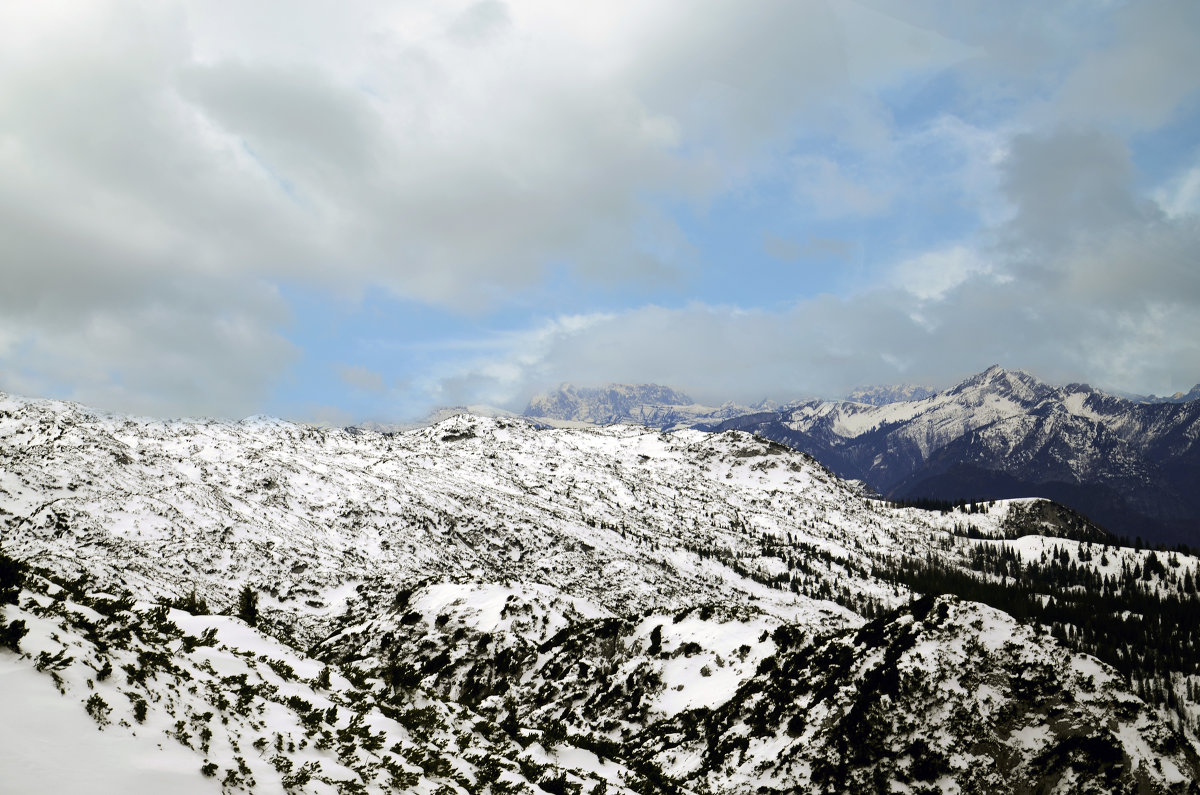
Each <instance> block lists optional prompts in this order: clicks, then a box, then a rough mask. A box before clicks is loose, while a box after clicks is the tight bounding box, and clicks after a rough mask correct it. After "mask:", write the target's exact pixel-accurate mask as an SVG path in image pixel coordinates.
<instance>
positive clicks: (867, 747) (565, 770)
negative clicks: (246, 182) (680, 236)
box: [0, 396, 1200, 795]
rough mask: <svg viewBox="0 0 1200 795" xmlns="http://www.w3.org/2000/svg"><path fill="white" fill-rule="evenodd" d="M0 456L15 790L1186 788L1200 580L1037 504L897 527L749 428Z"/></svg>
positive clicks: (923, 513)
mask: <svg viewBox="0 0 1200 795" xmlns="http://www.w3.org/2000/svg"><path fill="white" fill-rule="evenodd" d="M0 461H3V466H2V467H0V526H2V527H3V537H2V538H0V703H4V704H5V705H6V709H5V711H4V716H3V718H0V770H3V771H4V787H5V788H7V789H8V790H11V791H17V792H32V791H47V790H62V791H81V790H86V791H93V792H140V791H172V792H214V793H215V792H218V791H225V792H236V791H242V792H313V793H317V792H321V793H324V792H386V791H395V790H409V789H411V790H413V791H416V792H422V793H442V794H443V795H444V793H450V792H455V793H457V792H492V793H515V792H526V793H534V792H539V791H545V792H551V793H588V794H589V795H598V794H599V793H631V792H638V793H742V792H748V791H749V792H762V793H783V792H810V791H820V792H861V791H877V790H880V789H881V788H882V789H883V790H884V791H887V790H888V789H890V790H892V791H909V792H917V791H924V792H961V791H976V792H979V791H986V792H1002V793H1008V792H1011V793H1023V792H1064V793H1065V792H1114V791H1131V792H1133V791H1136V792H1151V793H1158V792H1187V791H1190V790H1189V787H1191V788H1195V787H1196V786H1197V782H1198V781H1200V755H1198V750H1200V740H1198V738H1197V735H1196V732H1197V728H1200V704H1198V703H1197V702H1198V701H1200V693H1197V684H1198V683H1200V668H1198V666H1197V657H1196V654H1195V649H1196V646H1197V642H1198V641H1200V623H1198V621H1200V610H1197V609H1196V608H1197V607H1200V598H1198V597H1197V596H1196V582H1197V579H1200V560H1198V559H1197V558H1195V557H1192V556H1189V555H1184V554H1177V553H1171V554H1164V553H1157V554H1156V553H1155V552H1153V551H1149V550H1135V549H1131V548H1122V547H1118V546H1117V545H1116V544H1115V543H1114V540H1113V539H1112V537H1111V536H1109V535H1107V534H1106V533H1105V532H1104V531H1102V530H1100V529H1099V528H1097V527H1095V526H1094V525H1091V524H1090V523H1089V522H1088V521H1087V520H1086V519H1084V518H1083V517H1081V516H1079V515H1078V514H1074V513H1072V512H1071V511H1069V510H1067V509H1064V508H1061V507H1059V506H1055V505H1053V504H1051V503H1047V502H1045V501H1041V500H1009V501H988V502H979V503H972V504H970V505H964V506H960V507H957V508H951V507H949V506H943V507H942V508H941V509H940V510H932V511H931V510H922V509H919V508H916V507H903V506H898V505H894V504H891V503H888V502H885V501H881V500H878V499H874V498H872V497H871V496H870V495H869V494H868V493H866V492H865V491H864V490H863V489H862V488H861V487H860V486H859V485H857V484H854V483H849V482H846V481H843V480H841V479H839V478H837V477H836V476H834V475H833V474H832V473H831V472H830V471H829V470H827V469H825V468H824V467H823V466H821V465H820V464H818V463H817V462H816V461H815V460H814V459H812V458H811V457H810V456H808V455H806V454H804V453H801V452H797V451H794V450H791V449H789V448H787V447H785V446H783V445H780V444H777V443H773V442H771V441H769V440H767V439H764V438H756V437H754V436H752V435H749V434H746V433H742V432H737V431H729V432H721V433H706V432H701V431H696V430H683V431H679V432H676V433H671V434H666V433H662V432H660V431H657V430H651V429H647V428H645V427H632V426H627V425H618V426H611V427H604V428H582V429H560V428H548V427H540V426H538V425H537V424H536V423H531V422H527V421H525V420H522V419H518V418H505V417H478V416H471V415H457V416H453V417H449V418H446V419H444V420H442V421H440V422H438V423H436V424H434V425H431V426H429V427H424V428H418V429H412V430H408V431H403V432H391V433H377V432H373V431H367V430H362V429H343V430H338V429H325V428H316V427H310V426H304V425H296V424H292V423H287V422H281V421H277V420H270V419H265V418H255V419H252V420H247V421H243V422H240V423H222V422H206V421H199V422H197V421H150V420H139V419H133V418H128V417H123V416H117V415H107V414H100V413H97V412H93V411H90V410H88V409H86V408H83V407H80V406H76V405H74V404H69V403H61V402H55V401H38V400H26V399H21V398H14V397H8V396H0ZM1014 616H1017V617H1019V618H1020V619H1021V620H1018V619H1017V618H1014ZM64 753H69V754H70V755H71V764H69V765H64V764H63V763H62V760H63V754H64Z"/></svg>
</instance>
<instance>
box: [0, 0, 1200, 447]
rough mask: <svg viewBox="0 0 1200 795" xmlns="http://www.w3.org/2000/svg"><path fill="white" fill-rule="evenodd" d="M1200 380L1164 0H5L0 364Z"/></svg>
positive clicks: (1199, 157) (478, 384)
mask: <svg viewBox="0 0 1200 795" xmlns="http://www.w3.org/2000/svg"><path fill="white" fill-rule="evenodd" d="M991 364H1001V365H1002V366H1005V367H1009V368H1016V369H1025V370H1028V371H1030V372H1032V373H1034V374H1035V375H1037V376H1039V377H1041V378H1043V379H1045V380H1048V381H1051V382H1059V383H1066V382H1070V381H1085V382H1088V383H1091V384H1093V385H1095V386H1098V387H1101V388H1105V389H1110V390H1116V391H1124V392H1130V393H1138V394H1149V393H1155V394H1160V395H1162V394H1171V393H1173V392H1176V391H1181V390H1182V391H1186V390H1187V389H1188V388H1190V387H1191V386H1192V385H1193V384H1195V383H1197V382H1200V3H1196V2H1195V1H1194V0H1159V1H1157V2H1153V1H1150V0H1145V1H1139V0H1134V1H1133V2H1105V0H1094V1H1093V2H1072V1H1071V0H1065V1H1064V2H1056V3H1045V2H1042V0H1031V1H1028V2H1027V1H1026V0H1012V1H1011V2H1005V3H994V2H969V1H966V2H957V1H955V2H952V1H951V0H858V1H857V2H849V1H848V0H847V1H842V0H817V1H809V0H755V2H750V3H747V2H736V3H735V2H724V1H722V0H706V1H705V2H701V3H682V2H677V1H676V2H665V1H664V0H638V1H637V2H625V1H624V0H612V1H611V2H605V3H561V2H547V1H546V0H511V1H510V2H501V0H480V1H476V0H465V1H463V0H438V1H437V2H425V0H404V2H387V3H385V2H372V1H370V0H340V1H339V2H337V3H333V2H316V1H315V0H289V1H288V2H266V1H265V0H264V1H260V2H246V1H245V0H237V1H236V2H235V1H234V0H194V1H192V0H147V1H146V2H133V1H125V0H94V1H93V2H86V3H82V2H78V0H39V2H37V3H5V4H0V390H4V391H8V392H13V393H17V394H24V395H29V396H37V397H58V398H67V399H72V400H77V401H80V402H84V403H87V404H90V405H93V406H97V407H100V408H104V409H109V410H114V411H124V412H133V413H139V414H148V415H153V416H217V417H229V418H237V417H242V416H247V415H250V414H260V413H265V414H272V415H275V416H281V417H285V418H289V419H295V420H302V421H315V422H328V423H339V424H345V423H352V422H361V421H366V420H375V421H380V422H389V421H391V422H399V421H407V420H412V419H416V418H419V417H421V416H424V415H425V414H427V413H428V412H429V411H430V410H431V409H433V408H435V407H439V406H449V405H478V404H487V405H493V406H499V407H507V408H514V409H520V408H521V407H523V405H524V404H525V402H526V401H527V400H528V398H529V397H530V396H531V395H532V394H533V393H535V392H538V391H541V390H544V389H547V388H549V387H552V386H554V385H556V384H558V383H559V382H563V381H570V382H574V383H580V384H600V383H606V382H634V383H660V384H666V385H670V386H674V387H677V388H680V389H683V390H685V391H687V392H688V393H689V394H691V395H692V396H693V397H694V398H695V399H697V400H699V401H702V402H707V403H711V404H719V403H722V402H724V401H727V400H735V401H739V402H746V403H750V402H757V401H759V400H762V399H768V398H769V399H774V400H780V401H786V400H791V399H797V398H800V397H805V396H835V395H840V394H844V393H846V392H847V391H849V390H851V389H853V388H854V387H858V386H865V385H872V384H892V383H917V384H926V385H930V386H934V387H940V386H946V385H948V384H951V383H954V382H956V381H958V380H960V379H962V378H964V377H966V376H968V375H970V374H971V373H974V372H978V371H980V370H983V369H984V368H986V367H988V366H989V365H991Z"/></svg>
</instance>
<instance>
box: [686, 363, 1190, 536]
mask: <svg viewBox="0 0 1200 795" xmlns="http://www.w3.org/2000/svg"><path fill="white" fill-rule="evenodd" d="M698 427H703V428H706V429H709V430H713V431H723V430H729V429H738V430H744V431H749V432H752V433H757V434H761V435H763V436H765V437H767V438H769V439H773V440H775V441H778V442H781V443H783V444H786V445H788V446H790V447H793V448H795V449H798V450H803V451H805V452H807V453H809V454H811V455H813V456H814V457H816V458H817V459H818V460H820V461H821V462H822V463H823V464H825V465H826V466H828V467H829V468H830V469H831V470H833V471H834V472H835V473H837V474H838V475H840V476H842V477H846V478H852V479H857V480H862V481H864V482H866V483H867V484H869V485H870V486H871V487H872V488H874V489H876V490H878V491H879V492H880V493H882V494H885V495H888V496H890V497H893V498H896V499H904V498H936V499H946V500H959V499H967V498H971V499H993V498H1008V497H1017V496H1040V497H1046V498H1050V499H1053V500H1055V501H1057V502H1061V503H1063V504H1065V505H1068V506H1070V507H1072V508H1074V509H1075V510H1078V511H1080V512H1082V513H1084V514H1086V515H1088V516H1090V517H1091V518H1093V519H1095V520H1096V521H1097V522H1099V523H1100V524H1101V525H1103V526H1105V527H1107V528H1109V529H1111V530H1113V531H1114V532H1116V533H1118V534H1121V535H1126V536H1129V537H1130V538H1132V537H1134V536H1140V537H1142V538H1143V539H1146V540H1147V541H1154V542H1161V543H1167V544H1175V543H1179V542H1184V543H1188V544H1191V545H1200V521H1198V520H1197V518H1196V517H1197V516H1200V489H1198V488H1196V484H1197V483H1200V445H1197V443H1196V440H1197V437H1198V436H1200V401H1193V402H1187V403H1157V404H1145V403H1137V402H1134V401H1130V400H1126V399H1124V398H1119V397H1115V396H1112V395H1108V394H1105V393H1103V392H1100V391H1098V390H1095V389H1093V388H1091V387H1089V386H1087V385H1086V384H1069V385H1067V386H1063V387H1059V386H1051V385H1048V384H1045V383H1043V382H1041V381H1039V380H1037V379H1036V378H1034V377H1033V376H1031V375H1029V374H1028V373H1025V372H1021V371H1009V370H1004V369H1002V368H1000V367H991V368H989V369H988V370H986V371H984V372H982V373H980V374H978V375H975V376H972V377H971V378H968V379H967V380H965V381H963V382H962V383H960V384H958V385H957V386H955V387H954V388H952V389H949V390H946V391H944V392H941V393H939V394H936V395H933V396H931V397H927V398H925V399H922V400H914V401H906V402H901V403H891V404H887V405H883V406H872V405H864V404H861V403H853V402H848V401H840V402H839V401H810V402H806V403H800V404H797V405H794V406H788V407H786V408H783V409H780V410H778V411H772V412H757V413H753V414H747V415H744V416H741V417H735V418H731V419H730V420H727V421H725V422H722V423H711V424H704V425H700V426H698Z"/></svg>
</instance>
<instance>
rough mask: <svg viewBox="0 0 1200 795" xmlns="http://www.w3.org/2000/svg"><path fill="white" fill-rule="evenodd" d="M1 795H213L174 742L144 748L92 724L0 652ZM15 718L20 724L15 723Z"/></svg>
mask: <svg viewBox="0 0 1200 795" xmlns="http://www.w3.org/2000/svg"><path fill="white" fill-rule="evenodd" d="M0 704H3V705H4V714H5V718H4V719H3V720H0V771H3V774H2V780H0V791H3V792H11V793H14V795H15V794H16V793H34V792H64V793H66V792H88V793H95V794H96V795H142V794H143V793H144V794H145V795H154V794H155V793H162V792H171V793H180V795H190V794H191V793H196V794H197V795H214V793H219V792H220V791H221V788H220V787H219V786H218V785H217V783H216V782H215V781H213V780H211V779H206V778H204V777H202V776H200V775H199V769H200V764H199V761H198V760H197V757H196V756H195V754H193V753H191V752H190V751H187V750H186V749H184V748H182V747H181V746H179V745H177V744H176V743H174V742H147V741H146V739H144V738H139V737H134V736H131V735H130V734H128V733H127V732H125V731H123V730H121V729H119V728H116V727H111V726H110V727H109V728H108V729H107V730H105V731H97V728H96V723H95V721H93V720H92V718H91V717H89V716H88V714H87V713H86V712H85V711H84V709H83V707H82V705H81V704H80V703H79V702H78V701H76V700H74V699H68V698H63V697H62V695H60V694H59V693H58V691H57V690H55V689H54V685H53V684H52V682H51V680H50V678H49V677H47V676H45V675H43V674H40V673H37V672H35V671H34V670H33V669H32V668H30V667H29V665H28V664H22V663H20V662H18V661H17V659H16V655H14V654H12V653H11V652H8V651H2V650H0ZM17 716H20V718H19V720H18V719H16V717H17Z"/></svg>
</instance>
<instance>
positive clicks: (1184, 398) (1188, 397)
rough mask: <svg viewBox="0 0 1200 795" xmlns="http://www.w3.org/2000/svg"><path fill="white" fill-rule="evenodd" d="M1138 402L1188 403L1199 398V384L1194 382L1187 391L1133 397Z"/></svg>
mask: <svg viewBox="0 0 1200 795" xmlns="http://www.w3.org/2000/svg"><path fill="white" fill-rule="evenodd" d="M1134 400H1137V401H1138V402H1140V403H1189V402H1191V401H1193V400H1200V384H1196V385H1195V386H1194V387H1192V388H1191V389H1189V390H1188V391H1187V392H1176V393H1175V394H1173V395H1168V396H1166V397H1159V396H1158V395H1146V396H1143V397H1137V398H1134Z"/></svg>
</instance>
